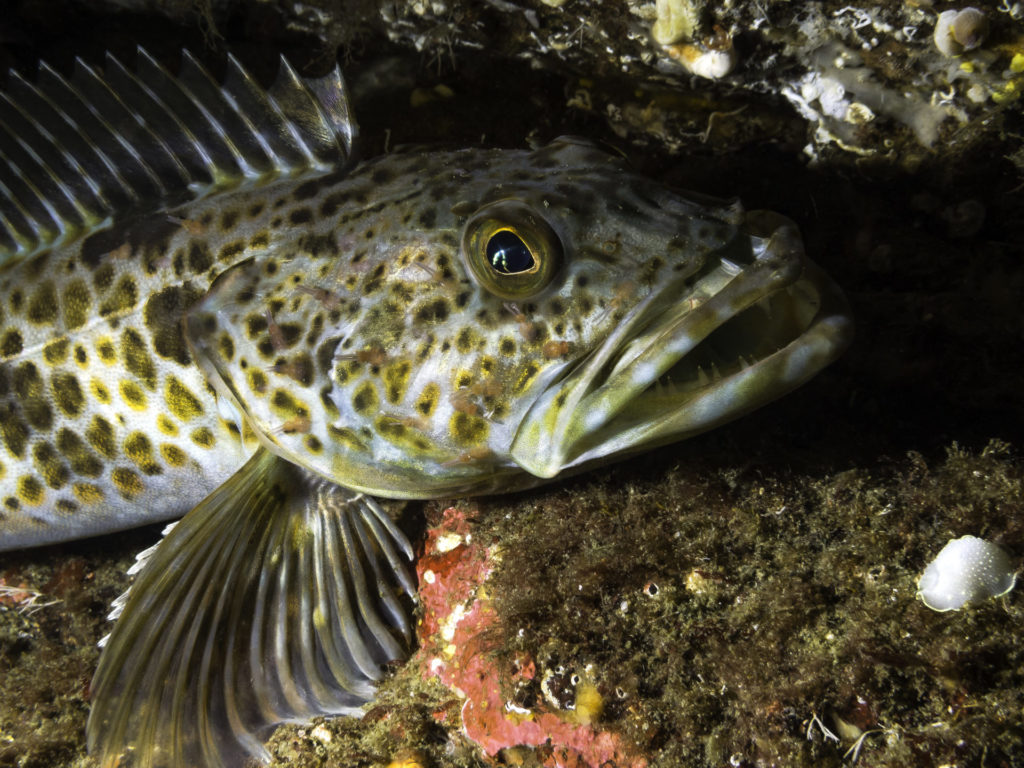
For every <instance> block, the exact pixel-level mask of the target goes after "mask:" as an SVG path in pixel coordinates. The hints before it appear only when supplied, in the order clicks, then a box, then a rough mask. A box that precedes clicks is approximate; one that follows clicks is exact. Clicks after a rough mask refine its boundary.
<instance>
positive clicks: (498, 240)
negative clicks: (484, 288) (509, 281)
mask: <svg viewBox="0 0 1024 768" xmlns="http://www.w3.org/2000/svg"><path fill="white" fill-rule="evenodd" d="M487 261H488V263H489V264H490V265H491V267H493V268H494V271H495V272H499V273H501V274H503V275H515V274H518V273H520V272H527V271H529V270H531V269H533V268H534V266H535V265H536V263H537V262H536V260H535V259H534V258H533V254H532V253H530V249H529V248H527V247H526V243H524V242H523V241H522V239H521V238H520V237H519V235H517V234H516V233H515V232H511V231H510V230H507V229H503V230H501V231H500V232H495V233H494V234H493V235H492V236H491V239H490V240H488V241H487Z"/></svg>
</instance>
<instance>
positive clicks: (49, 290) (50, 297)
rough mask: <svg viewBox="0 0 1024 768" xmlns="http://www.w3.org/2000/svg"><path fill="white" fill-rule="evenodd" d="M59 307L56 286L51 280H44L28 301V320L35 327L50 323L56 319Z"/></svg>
mask: <svg viewBox="0 0 1024 768" xmlns="http://www.w3.org/2000/svg"><path fill="white" fill-rule="evenodd" d="M59 307H60V304H58V303H57V288H56V286H55V285H54V284H53V281H52V280H45V281H43V283H42V285H40V286H39V287H38V288H36V290H35V291H33V293H32V296H31V298H29V300H28V310H27V316H28V320H29V322H30V323H34V324H36V325H43V324H47V323H52V322H54V321H55V320H56V319H57V310H58V308H59Z"/></svg>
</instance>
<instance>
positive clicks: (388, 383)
mask: <svg viewBox="0 0 1024 768" xmlns="http://www.w3.org/2000/svg"><path fill="white" fill-rule="evenodd" d="M411 370H412V364H411V363H410V362H409V361H408V360H399V361H398V362H396V363H392V364H391V365H389V366H387V367H386V368H385V369H384V384H385V394H386V396H387V399H388V402H389V403H399V402H401V400H402V398H403V397H405V389H406V387H408V386H409V372H410V371H411Z"/></svg>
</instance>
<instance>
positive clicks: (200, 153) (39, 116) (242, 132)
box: [0, 48, 357, 263]
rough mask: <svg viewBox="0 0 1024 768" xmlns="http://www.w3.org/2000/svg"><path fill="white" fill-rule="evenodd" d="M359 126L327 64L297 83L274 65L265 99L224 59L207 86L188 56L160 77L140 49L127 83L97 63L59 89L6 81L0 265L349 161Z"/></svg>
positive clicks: (49, 78) (1, 116) (47, 73)
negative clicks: (138, 218)
mask: <svg viewBox="0 0 1024 768" xmlns="http://www.w3.org/2000/svg"><path fill="white" fill-rule="evenodd" d="M356 133H357V128H356V124H355V121H354V120H353V119H352V115H351V110H350V107H349V99H348V91H347V89H346V88H345V84H344V81H343V80H342V77H341V73H340V71H339V70H338V68H337V67H336V68H335V69H334V71H333V72H331V73H330V74H328V75H326V76H325V77H322V78H317V79H304V78H301V77H299V76H298V75H297V74H296V72H295V70H294V69H292V67H291V66H290V65H289V64H288V62H287V61H286V60H285V59H284V57H282V58H281V69H280V72H279V74H278V76H277V80H276V81H275V83H274V84H273V86H271V88H270V89H269V90H266V89H264V88H262V87H261V86H260V85H259V84H258V83H257V82H256V81H255V80H254V79H253V78H252V76H251V75H250V74H249V73H248V72H246V71H245V69H244V68H243V67H242V65H241V64H240V63H239V62H238V61H237V60H236V59H235V58H234V57H233V56H228V67H227V75H226V76H225V78H224V82H223V84H222V85H218V84H217V83H216V82H215V81H214V80H213V78H212V77H211V76H210V74H209V73H208V72H207V71H206V69H204V68H203V66H202V65H201V64H200V63H199V62H198V61H196V59H195V58H193V56H192V55H191V54H189V53H188V52H187V51H186V52H185V53H184V54H183V58H182V65H181V71H180V72H179V73H178V75H177V76H174V75H172V74H170V73H169V72H168V71H167V70H166V69H164V67H163V66H161V65H160V64H159V63H158V62H157V61H156V60H155V59H153V58H152V57H151V56H150V55H149V54H148V53H146V51H144V50H142V49H141V48H140V49H139V53H138V65H137V67H136V71H135V72H131V71H129V70H128V69H127V68H126V67H125V66H124V65H122V64H121V62H120V61H118V60H117V59H115V58H114V57H113V56H112V55H110V54H107V63H106V67H105V71H104V72H103V73H102V74H101V73H99V72H97V71H96V70H95V69H93V68H92V67H90V66H89V65H88V64H86V63H84V62H83V61H82V60H81V59H78V60H76V63H75V71H74V73H73V74H72V75H71V77H70V78H65V77H63V76H61V75H60V74H58V73H57V72H55V71H54V70H53V69H51V68H50V67H49V66H48V65H46V64H43V65H42V66H41V67H40V71H39V76H38V77H37V78H36V82H34V83H31V82H29V81H27V80H25V79H24V78H23V77H21V76H20V75H18V74H17V73H16V72H13V71H12V72H11V73H10V84H9V87H8V91H7V93H0V263H3V262H5V261H7V260H9V259H12V258H23V257H26V256H30V255H32V254H34V253H36V252H38V251H40V250H43V249H45V248H49V247H53V246H58V245H64V244H66V243H68V242H72V241H74V240H76V239H78V238H80V237H83V236H85V235H88V234H89V233H91V232H94V231H96V230H98V229H103V228H104V227H106V226H109V225H110V223H111V222H112V221H113V220H114V219H116V218H119V217H122V216H123V215H125V214H128V213H139V212H146V211H152V210H155V209H157V208H159V207H162V206H170V205H176V204H180V203H183V202H186V201H188V200H190V199H193V200H194V199H198V198H201V197H206V196H208V195H212V194H216V193H218V192H223V191H225V190H231V189H240V188H251V187H256V186H260V185H263V184H266V183H269V182H272V181H274V180H276V179H279V178H282V177H285V178H295V177H302V176H316V175H320V174H324V173H327V172H330V171H333V170H337V169H338V168H339V167H341V166H343V165H344V164H345V163H346V162H347V161H348V160H349V158H350V157H351V154H352V144H353V142H354V140H355V136H356Z"/></svg>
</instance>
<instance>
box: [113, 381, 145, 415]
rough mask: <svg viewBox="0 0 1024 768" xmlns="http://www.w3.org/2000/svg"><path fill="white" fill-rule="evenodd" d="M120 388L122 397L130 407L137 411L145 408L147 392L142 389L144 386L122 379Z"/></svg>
mask: <svg viewBox="0 0 1024 768" xmlns="http://www.w3.org/2000/svg"><path fill="white" fill-rule="evenodd" d="M118 388H119V389H120V391H121V398H122V399H123V400H124V401H125V402H126V403H127V404H128V407H129V408H132V409H133V410H136V411H141V410H144V409H145V407H146V393H145V392H143V391H142V387H140V386H139V385H138V384H136V383H135V382H134V381H122V382H121V384H120V385H119V387H118Z"/></svg>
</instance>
